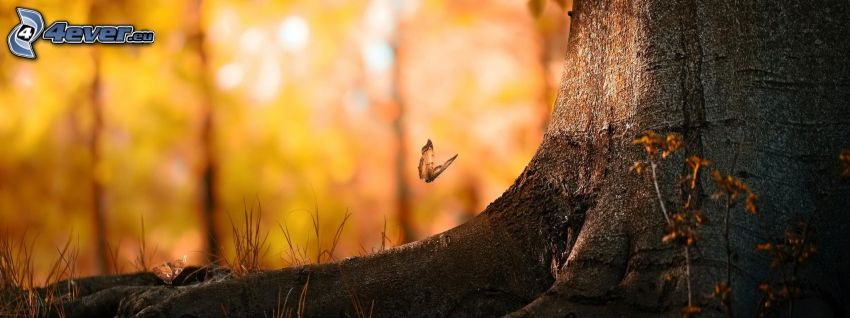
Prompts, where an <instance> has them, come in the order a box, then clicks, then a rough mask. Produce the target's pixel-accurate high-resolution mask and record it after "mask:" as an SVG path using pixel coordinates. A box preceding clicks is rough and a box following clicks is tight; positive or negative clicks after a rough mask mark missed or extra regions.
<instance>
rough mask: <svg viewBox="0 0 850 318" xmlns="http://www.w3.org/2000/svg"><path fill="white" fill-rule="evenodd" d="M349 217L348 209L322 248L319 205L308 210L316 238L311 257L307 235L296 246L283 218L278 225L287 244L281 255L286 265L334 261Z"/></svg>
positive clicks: (383, 234)
mask: <svg viewBox="0 0 850 318" xmlns="http://www.w3.org/2000/svg"><path fill="white" fill-rule="evenodd" d="M350 217H351V213H349V212H348V211H346V212H345V215H344V216H343V218H342V221H340V223H339V225H338V226H337V228H336V232H335V233H334V237H333V241H331V245H330V247H329V248H324V247H323V245H322V239H321V238H322V237H321V231H320V224H319V207H318V206H314V208H313V211H312V212H310V221H311V222H312V225H313V236H314V237H315V239H316V242H315V244H316V256H315V257H314V258H312V259H311V257H310V256H309V254H308V250H309V244H310V241H309V237H308V239H307V241H306V242H305V243H304V246H303V247H300V246H297V245H296V244H294V243H293V238H292V234H291V233H290V231H289V226H288V225H287V223H286V219H284V220H283V223H278V227H279V228H280V231H281V232H282V233H283V238H284V239H285V240H286V244H287V253H286V254H284V256H282V258H283V261H284V263H285V264H286V265H287V266H300V265H305V264H311V263H315V264H321V263H322V262H326V261H334V260H336V258H335V256H334V254H335V252H336V248H337V246H338V244H339V241H340V239H341V238H342V232H343V230H344V229H345V224H346V223H347V222H348V219H349V218H350ZM385 232H386V224H385ZM385 235H386V234H385V233H382V237H383V236H385ZM383 244H384V243H383V242H382V243H381V246H382V247H381V248H382V249H383Z"/></svg>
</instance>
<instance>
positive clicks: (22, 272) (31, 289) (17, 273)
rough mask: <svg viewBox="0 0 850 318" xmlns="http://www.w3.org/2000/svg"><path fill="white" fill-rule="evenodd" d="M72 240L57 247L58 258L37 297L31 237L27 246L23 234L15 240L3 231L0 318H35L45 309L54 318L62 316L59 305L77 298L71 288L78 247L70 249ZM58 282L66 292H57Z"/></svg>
mask: <svg viewBox="0 0 850 318" xmlns="http://www.w3.org/2000/svg"><path fill="white" fill-rule="evenodd" d="M72 241H73V240H72V236H69V237H68V240H67V241H66V243H65V245H63V247H62V248H57V250H56V251H57V253H58V258H57V260H56V261H55V262H53V264H52V266H51V268H50V271H48V273H47V276H46V278H45V280H44V282H43V283H44V286H46V289H45V290H44V291H43V292H42V293H41V294H39V293H38V292H36V290H35V288H36V287H37V286H36V282H35V274H34V273H35V268H34V266H33V255H32V251H33V244H34V243H35V238H34V237H33V238H32V239H31V240H29V242H28V243H27V239H26V233H24V235H22V236H21V237H20V238H19V239H17V240H15V239H13V238H12V237H11V236H10V235H9V233H8V232H6V231H4V232H3V233H2V234H0V316H2V317H38V316H39V315H42V314H44V313H45V312H47V311H48V310H49V311H52V313H53V314H54V315H56V316H59V317H64V316H65V313H64V310H63V307H62V306H61V303H62V302H64V301H69V300H73V299H75V298H77V297H78V295H79V291H78V289H77V288H76V287H75V286H74V285H73V278H74V275H75V272H76V263H77V256H78V252H77V251H78V250H79V248H78V246H77V247H75V248H73V249H72V248H71V242H72ZM77 242H78V244H79V240H78V241H77ZM60 281H63V282H64V283H67V284H68V286H67V291H68V292H66V293H63V292H61V291H60V290H59V289H60V288H61V287H62V286H61V285H60V284H59V282H60Z"/></svg>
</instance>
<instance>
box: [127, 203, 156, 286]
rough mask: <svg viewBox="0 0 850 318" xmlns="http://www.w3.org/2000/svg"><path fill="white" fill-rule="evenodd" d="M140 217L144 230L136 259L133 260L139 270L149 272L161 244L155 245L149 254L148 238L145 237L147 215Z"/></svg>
mask: <svg viewBox="0 0 850 318" xmlns="http://www.w3.org/2000/svg"><path fill="white" fill-rule="evenodd" d="M140 219H141V221H140V222H141V225H142V231H141V232H140V234H139V250H138V251H136V259H135V260H133V264H134V265H135V266H136V270H137V271H140V272H147V271H150V264H151V263H152V261H151V260H152V258H153V257H154V256H155V255H156V251H157V249H158V248H159V245H158V244H157V245H155V246H154V247H153V252H152V253H151V254H150V255H148V251H147V240H146V239H145V217H144V216H141V217H140Z"/></svg>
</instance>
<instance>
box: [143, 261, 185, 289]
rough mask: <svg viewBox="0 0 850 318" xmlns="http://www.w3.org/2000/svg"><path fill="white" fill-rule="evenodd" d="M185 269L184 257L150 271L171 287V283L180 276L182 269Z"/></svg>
mask: <svg viewBox="0 0 850 318" xmlns="http://www.w3.org/2000/svg"><path fill="white" fill-rule="evenodd" d="M185 267H186V255H183V257H181V258H178V259H176V260H173V261H170V262H165V263H162V264H160V265H157V266H155V267H154V268H153V269H151V271H152V272H153V274H154V275H156V277H159V279H161V280H162V281H163V282H165V283H166V284H169V285H171V282H172V281H174V279H175V278H177V275H180V272H182V271H183V268H185Z"/></svg>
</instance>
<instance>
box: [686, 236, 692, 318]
mask: <svg viewBox="0 0 850 318" xmlns="http://www.w3.org/2000/svg"><path fill="white" fill-rule="evenodd" d="M690 250H691V249H690V247H689V246H687V245H685V278H686V279H687V282H688V307H689V308H690V307H691V306H692V305H693V293H692V292H691V251H690Z"/></svg>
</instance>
